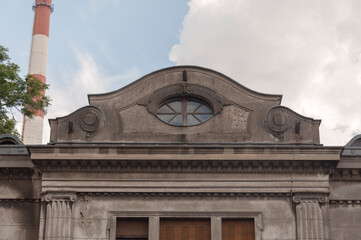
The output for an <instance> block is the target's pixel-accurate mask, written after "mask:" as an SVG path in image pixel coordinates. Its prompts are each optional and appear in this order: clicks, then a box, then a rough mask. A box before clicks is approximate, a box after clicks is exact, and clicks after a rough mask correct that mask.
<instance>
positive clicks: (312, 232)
mask: <svg viewBox="0 0 361 240" xmlns="http://www.w3.org/2000/svg"><path fill="white" fill-rule="evenodd" d="M293 201H294V202H295V203H296V204H297V205H296V215H297V239H298V240H311V239H312V240H323V239H325V231H324V221H323V216H322V211H321V207H320V203H324V202H326V201H327V197H326V196H325V195H295V196H294V197H293Z"/></svg>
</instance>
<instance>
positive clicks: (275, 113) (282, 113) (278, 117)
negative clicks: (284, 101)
mask: <svg viewBox="0 0 361 240" xmlns="http://www.w3.org/2000/svg"><path fill="white" fill-rule="evenodd" d="M265 125H266V127H267V129H268V130H269V131H271V132H272V133H273V134H275V135H276V136H277V137H283V133H284V132H285V131H286V130H287V129H289V128H290V127H291V124H290V117H289V114H288V113H287V111H286V109H283V108H282V107H275V108H271V110H269V111H268V112H267V114H266V119H265Z"/></svg>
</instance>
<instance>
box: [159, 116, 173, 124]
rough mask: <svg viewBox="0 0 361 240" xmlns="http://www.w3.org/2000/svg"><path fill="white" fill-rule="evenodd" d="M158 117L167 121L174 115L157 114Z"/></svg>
mask: <svg viewBox="0 0 361 240" xmlns="http://www.w3.org/2000/svg"><path fill="white" fill-rule="evenodd" d="M158 117H159V118H160V120H162V121H163V122H166V123H169V121H170V120H172V118H174V115H158Z"/></svg>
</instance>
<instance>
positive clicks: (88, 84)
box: [43, 49, 140, 143]
mask: <svg viewBox="0 0 361 240" xmlns="http://www.w3.org/2000/svg"><path fill="white" fill-rule="evenodd" d="M74 53H75V58H76V60H77V63H78V65H77V66H66V67H64V69H63V71H62V72H63V73H62V74H61V75H60V76H54V75H53V74H52V73H51V72H50V73H49V76H48V79H49V78H53V79H51V80H52V82H54V83H58V84H59V83H60V85H58V86H57V85H55V84H54V85H51V87H50V89H49V90H48V92H47V95H49V96H51V98H52V102H51V106H50V107H49V109H48V113H47V115H46V116H45V122H44V133H43V142H44V143H47V142H48V141H49V136H50V127H49V125H48V123H47V122H48V119H51V118H56V117H63V116H66V115H68V114H70V113H72V112H74V111H75V110H77V109H78V108H81V107H83V106H86V105H88V104H89V103H88V98H87V95H88V94H92V93H104V92H108V91H113V90H115V89H117V88H119V87H121V86H124V85H125V84H126V83H129V82H131V81H134V80H136V79H137V78H139V76H140V72H139V70H138V69H137V68H136V67H133V68H131V69H129V70H128V71H127V72H125V73H124V74H120V75H116V76H109V75H107V73H106V72H105V70H104V68H103V67H102V66H101V65H100V64H98V63H97V62H96V61H95V60H94V57H93V56H92V55H91V54H90V53H88V52H84V51H79V50H77V49H74ZM57 72H60V71H59V69H57ZM114 86H115V87H114Z"/></svg>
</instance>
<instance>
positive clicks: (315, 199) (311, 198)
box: [292, 193, 328, 203]
mask: <svg viewBox="0 0 361 240" xmlns="http://www.w3.org/2000/svg"><path fill="white" fill-rule="evenodd" d="M292 200H293V202H295V203H326V202H328V196H327V195H326V194H317V193H315V194H305V193H303V194H296V195H294V196H293V197H292Z"/></svg>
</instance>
